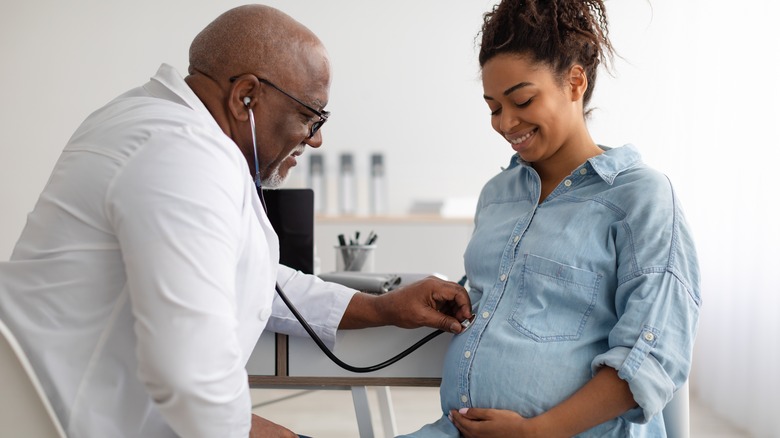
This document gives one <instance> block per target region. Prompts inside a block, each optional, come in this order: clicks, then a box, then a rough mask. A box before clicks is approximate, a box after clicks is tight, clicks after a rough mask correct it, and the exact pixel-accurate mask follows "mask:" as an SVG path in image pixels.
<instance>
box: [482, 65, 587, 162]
mask: <svg viewBox="0 0 780 438" xmlns="http://www.w3.org/2000/svg"><path fill="white" fill-rule="evenodd" d="M482 86H483V89H484V98H485V102H486V103H487V104H488V107H489V108H490V114H491V116H490V121H491V124H492V126H493V129H495V130H496V132H498V133H499V134H501V136H502V137H504V138H505V139H506V140H507V141H508V142H509V143H510V144H511V146H512V149H514V150H515V151H516V152H517V154H518V155H519V156H520V158H522V159H523V160H524V161H526V162H529V163H544V162H545V161H548V160H551V159H554V158H558V157H559V156H560V155H567V154H568V153H569V152H573V153H576V152H575V151H576V150H580V149H582V148H584V147H588V148H589V147H592V145H593V142H592V140H590V135H589V134H588V132H587V129H586V127H585V121H584V117H583V110H582V93H583V92H584V90H585V89H586V88H587V79H585V75H584V73H583V71H582V69H581V68H580V67H579V66H574V67H572V68H571V69H570V70H569V72H567V73H566V74H565V75H564V77H563V78H560V77H559V76H557V75H555V74H554V72H553V71H552V70H551V69H550V68H549V67H547V66H546V65H545V64H541V63H534V62H531V61H529V59H528V58H527V57H524V56H520V55H516V54H500V55H496V56H495V57H493V58H492V59H490V60H488V61H487V62H486V63H485V64H484V66H483V67H482Z"/></svg>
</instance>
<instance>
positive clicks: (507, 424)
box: [449, 408, 542, 438]
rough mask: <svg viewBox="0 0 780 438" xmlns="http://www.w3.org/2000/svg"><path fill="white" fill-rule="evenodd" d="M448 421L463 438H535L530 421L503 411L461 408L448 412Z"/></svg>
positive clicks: (511, 412)
mask: <svg viewBox="0 0 780 438" xmlns="http://www.w3.org/2000/svg"><path fill="white" fill-rule="evenodd" d="M449 417H450V421H452V423H453V424H454V425H455V427H457V428H458V430H459V431H460V433H461V435H463V436H464V437H465V438H499V437H513V438H514V437H518V438H525V437H536V436H542V435H539V434H537V433H536V432H535V431H534V430H533V427H532V426H533V424H532V421H530V420H528V419H526V418H523V417H522V416H521V415H520V414H518V413H517V412H513V411H507V410H503V409H480V408H463V409H461V410H460V411H456V410H452V411H450V415H449Z"/></svg>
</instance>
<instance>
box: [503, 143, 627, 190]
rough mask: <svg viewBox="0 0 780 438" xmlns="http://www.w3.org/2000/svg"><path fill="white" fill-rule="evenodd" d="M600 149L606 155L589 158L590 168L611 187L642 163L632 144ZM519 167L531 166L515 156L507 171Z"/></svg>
mask: <svg viewBox="0 0 780 438" xmlns="http://www.w3.org/2000/svg"><path fill="white" fill-rule="evenodd" d="M599 147H600V148H601V149H603V150H604V153H603V154H600V155H596V156H595V157H591V158H589V159H588V163H590V166H591V167H592V168H593V170H594V171H595V172H596V173H597V174H598V175H599V176H600V177H601V179H603V180H604V181H605V182H606V183H607V184H609V185H612V183H613V182H615V178H617V176H618V175H620V173H622V172H624V171H626V170H628V169H631V168H633V167H636V166H637V165H639V164H640V163H641V162H642V156H641V155H640V154H639V151H638V150H637V148H636V146H634V145H632V144H627V145H625V146H622V147H617V148H608V147H606V146H601V145H599ZM517 166H529V164H528V163H527V162H525V161H523V160H522V158H520V156H519V155H517V154H514V155H512V159H511V160H510V162H509V166H507V167H506V169H505V170H509V169H512V168H514V167H517Z"/></svg>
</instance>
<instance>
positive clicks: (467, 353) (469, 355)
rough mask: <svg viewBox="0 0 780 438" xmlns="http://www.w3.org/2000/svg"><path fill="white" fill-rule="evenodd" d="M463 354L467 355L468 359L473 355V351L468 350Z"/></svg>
mask: <svg viewBox="0 0 780 438" xmlns="http://www.w3.org/2000/svg"><path fill="white" fill-rule="evenodd" d="M463 356H465V357H466V359H468V358H470V357H471V352H470V351H467V352H465V353H463Z"/></svg>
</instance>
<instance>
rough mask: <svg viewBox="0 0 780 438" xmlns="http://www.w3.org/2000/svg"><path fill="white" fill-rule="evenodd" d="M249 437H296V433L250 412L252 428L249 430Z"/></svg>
mask: <svg viewBox="0 0 780 438" xmlns="http://www.w3.org/2000/svg"><path fill="white" fill-rule="evenodd" d="M249 438H298V435H297V434H294V433H293V432H292V431H290V430H288V429H286V428H284V427H282V426H279V425H278V424H276V423H273V422H270V421H268V420H266V419H265V418H262V417H258V416H257V415H255V414H252V430H250V431H249Z"/></svg>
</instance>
